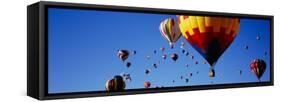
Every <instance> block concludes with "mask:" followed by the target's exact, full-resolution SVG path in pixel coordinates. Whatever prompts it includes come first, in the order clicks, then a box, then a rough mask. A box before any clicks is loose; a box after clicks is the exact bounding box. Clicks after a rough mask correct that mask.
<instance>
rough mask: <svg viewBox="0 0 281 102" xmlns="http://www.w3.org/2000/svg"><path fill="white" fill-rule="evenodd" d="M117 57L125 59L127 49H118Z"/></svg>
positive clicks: (127, 55)
mask: <svg viewBox="0 0 281 102" xmlns="http://www.w3.org/2000/svg"><path fill="white" fill-rule="evenodd" d="M118 57H119V58H120V59H121V60H122V61H125V60H126V59H127V58H128V57H129V51H128V50H118Z"/></svg>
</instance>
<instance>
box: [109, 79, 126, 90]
mask: <svg viewBox="0 0 281 102" xmlns="http://www.w3.org/2000/svg"><path fill="white" fill-rule="evenodd" d="M125 87H126V84H125V81H124V80H123V77H122V76H120V75H116V76H114V78H113V79H110V80H107V81H106V84H105V88H106V90H107V91H122V90H124V89H125Z"/></svg>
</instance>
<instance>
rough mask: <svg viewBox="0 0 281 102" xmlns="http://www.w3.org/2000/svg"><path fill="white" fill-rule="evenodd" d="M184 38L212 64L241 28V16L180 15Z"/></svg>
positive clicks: (180, 26) (180, 25) (179, 21)
mask: <svg viewBox="0 0 281 102" xmlns="http://www.w3.org/2000/svg"><path fill="white" fill-rule="evenodd" d="M178 23H179V28H180V30H181V33H182V35H183V36H184V38H185V39H186V40H187V42H189V43H190V44H191V45H192V47H193V48H195V49H196V50H197V51H198V52H199V53H200V54H201V55H202V56H203V57H204V58H205V59H206V60H207V61H208V63H209V64H210V65H211V68H212V67H213V66H214V64H215V63H216V62H217V60H218V59H219V57H220V56H221V55H222V54H223V52H224V51H225V50H226V49H227V48H228V47H229V46H230V44H231V43H232V41H233V40H234V38H235V37H236V35H237V33H238V31H239V28H240V19H239V18H227V17H210V16H186V15H179V16H178Z"/></svg>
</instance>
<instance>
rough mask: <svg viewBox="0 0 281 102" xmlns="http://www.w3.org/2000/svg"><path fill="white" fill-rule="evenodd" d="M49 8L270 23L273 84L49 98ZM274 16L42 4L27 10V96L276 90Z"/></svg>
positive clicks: (224, 85) (220, 85)
mask: <svg viewBox="0 0 281 102" xmlns="http://www.w3.org/2000/svg"><path fill="white" fill-rule="evenodd" d="M48 7H57V8H71V9H87V10H103V11H121V12H141V13H154V14H155V13H156V14H173V15H204V16H222V17H239V18H255V19H268V20H270V23H271V24H270V57H271V58H270V82H253V83H235V84H216V85H199V86H189V87H184V86H183V87H167V88H152V89H130V90H126V91H122V92H112V93H110V94H109V93H106V92H105V91H95V92H75V93H61V94H48V58H47V56H48V18H47V15H48V12H47V8H48ZM273 18H274V17H273V16H272V15H255V14H237V13H222V12H205V11H188V10H174V9H157V8H141V7H125V6H112V5H93V4H78V3H62V2H48V1H40V2H37V3H35V4H32V5H29V6H28V7H27V26H28V27H27V60H28V61H27V95H28V96H31V97H34V98H36V99H39V100H47V99H61V98H81V97H97V96H112V95H128V94H144V93H160V92H175V91H190V90H206V89H223V88H240V87H254V86H272V85H273V83H274V81H273V80H274V79H273V76H274V73H273V67H274V65H273V63H274V58H273V57H274V54H273V51H274V50H273V47H274V45H273V31H274V29H273V28H274V27H273V25H274V24H273Z"/></svg>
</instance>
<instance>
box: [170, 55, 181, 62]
mask: <svg viewBox="0 0 281 102" xmlns="http://www.w3.org/2000/svg"><path fill="white" fill-rule="evenodd" d="M178 57H179V56H178V55H177V54H176V53H173V54H172V55H171V58H172V60H174V61H177V59H178Z"/></svg>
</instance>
